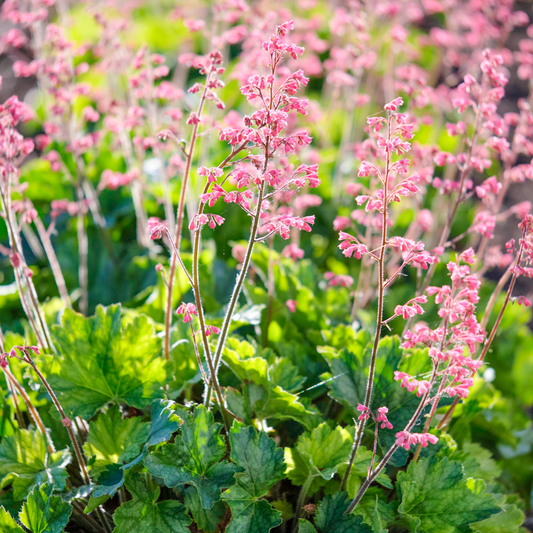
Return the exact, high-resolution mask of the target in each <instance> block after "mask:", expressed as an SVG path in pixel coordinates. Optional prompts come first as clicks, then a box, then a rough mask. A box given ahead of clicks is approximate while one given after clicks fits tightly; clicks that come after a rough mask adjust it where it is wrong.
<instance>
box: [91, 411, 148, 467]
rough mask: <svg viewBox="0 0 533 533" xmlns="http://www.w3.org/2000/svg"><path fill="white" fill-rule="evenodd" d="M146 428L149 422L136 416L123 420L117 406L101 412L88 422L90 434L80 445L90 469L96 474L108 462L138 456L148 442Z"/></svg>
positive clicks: (123, 460) (121, 460) (116, 461)
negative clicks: (82, 444)
mask: <svg viewBox="0 0 533 533" xmlns="http://www.w3.org/2000/svg"><path fill="white" fill-rule="evenodd" d="M148 430H149V424H147V423H145V422H142V421H141V419H140V418H139V417H132V418H124V419H123V418H122V413H121V412H120V408H119V407H118V406H116V405H115V406H113V407H111V408H110V409H108V410H107V412H106V413H100V415H98V418H96V420H92V421H91V422H89V434H88V437H87V442H86V443H85V444H84V446H83V449H84V451H85V455H86V456H87V458H88V460H89V464H90V467H91V471H92V472H95V473H97V472H99V471H101V470H102V469H103V468H104V467H105V466H107V465H110V464H114V463H125V462H128V461H131V460H132V459H134V458H135V457H137V456H138V455H139V452H140V449H141V446H143V445H144V443H145V442H146V441H147V438H148Z"/></svg>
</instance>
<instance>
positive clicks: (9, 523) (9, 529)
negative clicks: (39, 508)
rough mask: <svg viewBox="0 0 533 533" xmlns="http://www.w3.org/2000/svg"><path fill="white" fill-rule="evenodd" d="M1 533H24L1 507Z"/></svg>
mask: <svg viewBox="0 0 533 533" xmlns="http://www.w3.org/2000/svg"><path fill="white" fill-rule="evenodd" d="M0 531H1V532H2V533H24V530H23V529H22V528H21V527H20V526H19V525H18V524H17V523H16V522H15V520H14V518H13V517H12V516H11V515H10V514H9V513H8V512H7V511H6V510H5V509H4V508H3V507H0Z"/></svg>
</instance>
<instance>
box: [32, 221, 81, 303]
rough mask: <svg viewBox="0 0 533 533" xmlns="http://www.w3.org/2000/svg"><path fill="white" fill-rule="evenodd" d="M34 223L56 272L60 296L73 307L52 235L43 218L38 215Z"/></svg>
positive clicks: (54, 272) (53, 270)
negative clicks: (47, 229)
mask: <svg viewBox="0 0 533 533" xmlns="http://www.w3.org/2000/svg"><path fill="white" fill-rule="evenodd" d="M34 223H35V227H36V228H37V233H38V234H39V238H40V239H41V242H42V243H43V247H44V251H45V252H46V256H47V257H48V262H49V263H50V268H51V269H52V272H53V274H54V280H55V282H56V285H57V290H58V291H59V296H60V297H61V300H62V301H63V305H64V306H65V307H68V308H69V309H70V308H72V304H71V303H70V296H69V294H68V290H67V285H66V283H65V278H64V277H63V272H62V271H61V266H60V265H59V261H58V260H57V255H56V252H55V250H54V247H53V246H52V241H51V239H50V235H49V234H48V232H47V231H46V229H45V227H44V224H43V222H42V220H41V219H40V217H37V218H36V219H35V220H34Z"/></svg>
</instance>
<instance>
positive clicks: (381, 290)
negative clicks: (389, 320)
mask: <svg viewBox="0 0 533 533" xmlns="http://www.w3.org/2000/svg"><path fill="white" fill-rule="evenodd" d="M390 121H391V118H390V113H389V120H388V126H387V138H388V140H390V138H391V125H390ZM389 173H390V153H389V152H387V160H386V167H385V178H384V180H383V213H382V218H381V224H382V226H381V248H380V252H379V258H378V269H379V272H378V311H377V319H376V331H375V333H374V344H373V345H372V354H371V356H370V365H369V369H368V380H367V382H366V392H365V402H364V404H363V405H364V406H365V407H367V408H368V409H370V404H371V402H372V392H373V389H374V373H375V371H376V361H377V356H378V346H379V340H380V338H381V330H382V328H383V300H384V295H385V250H386V245H387V224H388V220H387V218H388V210H387V208H388V183H389ZM365 423H366V420H365V419H363V420H361V423H360V424H359V427H358V430H357V434H356V437H355V439H354V443H353V447H352V451H351V454H350V459H349V460H348V467H347V468H346V472H345V473H344V477H343V479H342V483H341V490H344V489H345V488H346V484H347V483H348V477H349V476H350V471H351V469H352V466H353V462H354V460H355V456H356V454H357V450H358V449H359V446H360V445H361V440H362V439H363V433H364V430H365Z"/></svg>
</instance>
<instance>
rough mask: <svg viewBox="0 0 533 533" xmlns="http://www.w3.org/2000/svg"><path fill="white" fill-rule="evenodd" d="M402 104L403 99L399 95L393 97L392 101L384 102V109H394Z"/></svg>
mask: <svg viewBox="0 0 533 533" xmlns="http://www.w3.org/2000/svg"><path fill="white" fill-rule="evenodd" d="M402 105H403V99H402V98H401V97H398V98H395V99H394V100H393V101H392V102H389V103H388V104H385V106H384V109H385V110H386V111H396V110H397V109H398V108H399V107H401V106H402Z"/></svg>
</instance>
